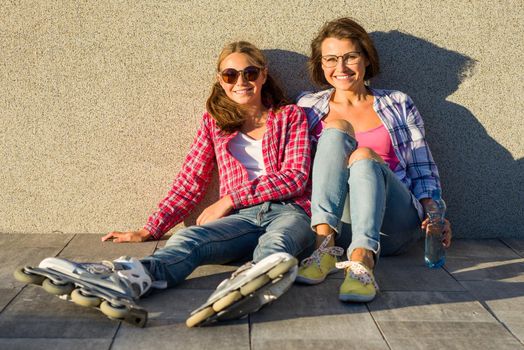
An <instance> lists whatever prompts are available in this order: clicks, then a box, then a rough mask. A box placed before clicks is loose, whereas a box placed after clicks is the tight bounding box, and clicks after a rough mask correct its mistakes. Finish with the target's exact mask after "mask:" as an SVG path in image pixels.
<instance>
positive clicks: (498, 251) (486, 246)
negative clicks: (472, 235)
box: [446, 239, 519, 260]
mask: <svg viewBox="0 0 524 350" xmlns="http://www.w3.org/2000/svg"><path fill="white" fill-rule="evenodd" d="M446 255H447V257H448V258H455V257H459V258H466V257H467V258H479V259H493V260H504V259H514V258H518V257H519V256H518V255H517V254H516V253H515V252H514V251H513V250H512V249H510V248H509V247H508V246H507V245H506V244H504V243H503V242H502V241H500V240H498V239H475V240H473V239H456V240H453V242H452V244H451V247H450V248H449V249H448V250H447V252H446Z"/></svg>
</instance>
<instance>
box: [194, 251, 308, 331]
mask: <svg viewBox="0 0 524 350" xmlns="http://www.w3.org/2000/svg"><path fill="white" fill-rule="evenodd" d="M297 263H298V262H297V259H295V258H294V257H293V256H292V255H289V254H287V253H275V254H272V255H270V256H268V257H266V258H264V259H262V260H261V261H259V262H258V263H256V264H254V263H251V262H250V263H247V264H245V265H243V266H241V267H240V268H238V269H237V270H236V271H235V272H234V273H233V274H232V275H231V277H230V278H229V279H226V280H224V281H222V283H220V284H219V285H218V287H217V289H216V290H215V292H213V294H211V296H210V297H209V298H208V299H207V301H206V302H205V303H204V304H203V305H202V306H200V307H199V308H198V309H196V310H195V311H193V312H192V313H191V316H190V317H189V318H188V319H187V321H186V325H187V326H188V327H194V326H203V325H209V324H211V323H213V322H216V321H225V320H232V319H236V318H240V317H242V316H245V315H247V314H248V313H251V312H255V311H257V310H259V309H260V308H261V307H262V306H264V305H265V304H268V303H270V302H272V301H274V300H276V299H277V298H278V297H280V296H281V295H282V294H284V293H285V292H286V291H287V290H288V289H289V288H290V287H291V285H292V284H293V282H294V281H295V278H296V275H297V270H298V268H297Z"/></svg>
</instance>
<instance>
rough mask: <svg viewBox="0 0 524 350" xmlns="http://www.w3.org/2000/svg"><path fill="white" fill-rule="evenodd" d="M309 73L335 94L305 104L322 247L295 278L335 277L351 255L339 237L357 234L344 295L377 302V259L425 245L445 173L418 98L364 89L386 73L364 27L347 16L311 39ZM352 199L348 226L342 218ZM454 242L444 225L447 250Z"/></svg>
mask: <svg viewBox="0 0 524 350" xmlns="http://www.w3.org/2000/svg"><path fill="white" fill-rule="evenodd" d="M309 70H310V74H311V77H312V79H313V81H314V82H315V83H316V84H318V85H320V86H324V87H328V88H327V89H326V90H323V91H320V92H316V93H307V94H305V95H302V96H301V97H300V98H299V101H298V105H299V106H302V107H303V108H304V109H305V111H306V114H307V115H308V121H309V124H310V133H311V137H312V138H313V141H314V142H315V143H316V142H317V141H318V145H317V148H316V154H315V158H314V163H313V164H314V165H313V172H312V176H313V193H312V200H311V206H312V218H311V225H312V227H313V229H314V230H315V231H316V233H317V250H315V252H314V253H313V255H312V256H311V257H309V258H307V259H305V260H304V261H303V262H302V264H301V268H300V270H299V275H298V278H297V281H298V282H302V283H306V284H316V283H320V282H322V281H323V280H324V279H325V278H326V276H327V275H328V274H329V273H331V272H334V271H335V269H336V262H337V256H340V255H342V252H343V249H342V248H341V247H336V246H334V245H335V240H334V235H333V234H334V233H337V234H340V233H342V234H345V233H346V231H349V232H347V233H348V234H351V243H350V245H349V247H348V248H347V255H348V258H349V261H348V262H346V263H343V264H342V267H345V268H346V271H347V273H346V278H345V280H344V282H343V283H342V285H341V287H340V293H339V298H340V300H342V301H357V302H366V301H370V300H372V299H373V298H374V297H375V295H376V290H377V289H378V286H377V284H376V282H375V279H374V276H373V268H374V266H375V264H376V261H377V258H378V256H379V255H390V254H398V253H400V252H403V251H404V250H405V249H406V248H407V247H409V245H410V244H411V243H413V242H415V241H416V240H417V239H419V237H420V233H419V232H420V231H419V228H420V227H421V226H422V228H423V229H425V228H426V227H427V226H428V220H427V219H426V220H424V217H425V208H426V207H427V206H428V205H430V204H431V202H432V199H431V195H432V193H433V191H434V190H440V181H439V175H438V171H437V167H436V165H435V163H434V161H433V157H432V155H431V152H430V150H429V148H428V145H427V143H426V141H425V139H424V134H425V132H424V125H423V122H422V118H421V116H420V113H419V112H418V110H417V108H416V107H415V105H414V103H413V101H412V100H411V98H410V97H409V96H407V95H406V94H404V93H402V92H400V91H393V90H380V89H373V88H370V87H369V86H367V85H366V81H368V80H369V79H371V78H372V77H374V76H375V75H376V74H377V73H378V71H379V58H378V55H377V51H376V49H375V47H374V45H373V42H372V40H371V39H370V37H369V35H368V34H367V32H366V31H365V30H364V28H362V27H361V26H360V25H359V24H358V23H356V22H355V21H353V20H352V19H349V18H340V19H337V20H334V21H331V22H329V23H326V24H325V25H324V26H323V27H322V28H321V30H320V32H319V34H318V35H317V37H316V38H315V39H314V40H313V42H312V43H311V57H310V60H309ZM347 197H349V208H350V210H349V211H350V218H351V223H350V225H349V226H348V225H345V224H344V223H342V221H341V218H342V215H343V210H344V206H345V203H346V198H347ZM344 228H348V229H350V230H345V229H344ZM450 241H451V229H450V225H449V222H447V221H446V225H445V231H444V240H443V244H444V246H445V247H449V245H450ZM339 267H341V266H340V265H339Z"/></svg>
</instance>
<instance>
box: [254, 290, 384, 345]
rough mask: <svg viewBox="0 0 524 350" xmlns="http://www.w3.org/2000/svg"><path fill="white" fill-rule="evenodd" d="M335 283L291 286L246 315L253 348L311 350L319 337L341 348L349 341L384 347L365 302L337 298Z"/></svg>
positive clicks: (318, 340)
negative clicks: (285, 291)
mask: <svg viewBox="0 0 524 350" xmlns="http://www.w3.org/2000/svg"><path fill="white" fill-rule="evenodd" d="M339 284H340V283H339V281H337V280H327V281H325V282H324V283H322V284H319V285H316V286H301V285H294V286H292V288H291V289H290V290H289V291H288V292H287V293H286V294H284V295H283V296H282V297H281V298H279V299H278V300H276V301H275V302H274V303H273V304H271V305H269V306H267V307H265V308H263V309H262V310H260V311H258V312H257V313H254V314H252V315H250V323H251V343H252V347H253V349H275V348H279V349H294V348H299V346H300V349H302V348H304V349H313V348H314V347H315V344H316V345H320V344H321V341H322V340H324V341H326V340H329V344H330V346H335V345H334V344H339V345H341V346H342V348H344V349H345V348H351V347H348V346H349V344H352V343H353V344H366V346H368V347H367V348H369V349H387V346H386V344H385V342H384V341H383V338H382V336H381V335H380V331H379V330H378V329H377V327H376V325H375V323H374V322H373V319H372V318H371V316H370V314H369V312H368V309H367V307H366V305H365V304H349V303H342V302H340V301H339V300H338V289H339ZM312 330H314V331H312ZM359 339H360V340H362V341H359ZM364 340H365V341H364ZM332 341H333V342H334V343H333V344H332V343H331V342H332ZM326 344H327V343H326ZM364 348H366V347H364ZM367 348H366V349H367Z"/></svg>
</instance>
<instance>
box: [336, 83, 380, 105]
mask: <svg viewBox="0 0 524 350" xmlns="http://www.w3.org/2000/svg"><path fill="white" fill-rule="evenodd" d="M370 96H371V93H370V92H369V90H368V89H367V88H366V86H365V85H362V86H360V87H359V88H357V89H355V90H339V89H337V90H335V93H334V94H333V96H332V97H331V100H332V101H333V102H335V103H339V104H342V105H349V106H355V105H359V104H361V103H365V102H368V100H369V97H370Z"/></svg>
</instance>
